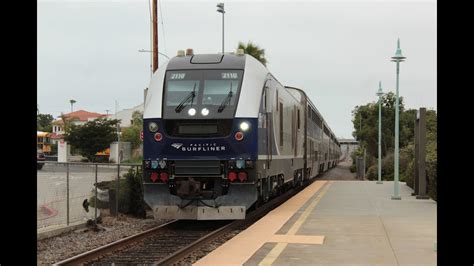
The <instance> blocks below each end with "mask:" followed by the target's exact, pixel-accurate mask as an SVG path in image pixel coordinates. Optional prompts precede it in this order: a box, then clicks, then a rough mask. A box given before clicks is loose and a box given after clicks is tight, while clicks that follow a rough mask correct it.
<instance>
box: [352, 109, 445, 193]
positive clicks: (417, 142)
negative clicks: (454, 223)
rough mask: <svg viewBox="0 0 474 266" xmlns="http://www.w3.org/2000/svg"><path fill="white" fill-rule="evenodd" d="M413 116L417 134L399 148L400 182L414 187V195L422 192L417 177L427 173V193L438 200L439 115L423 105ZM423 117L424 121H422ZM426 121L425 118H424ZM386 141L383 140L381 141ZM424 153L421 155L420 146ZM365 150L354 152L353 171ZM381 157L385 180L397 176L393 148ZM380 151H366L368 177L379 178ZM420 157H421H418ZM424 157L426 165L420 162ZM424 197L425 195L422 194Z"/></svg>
mask: <svg viewBox="0 0 474 266" xmlns="http://www.w3.org/2000/svg"><path fill="white" fill-rule="evenodd" d="M416 111H417V112H416V113H415V115H414V130H413V131H414V134H413V137H412V138H411V139H409V140H408V141H406V145H404V146H402V147H400V157H399V164H400V165H399V167H400V168H399V170H400V172H399V173H400V181H401V182H406V184H407V185H408V186H409V187H410V188H412V189H413V190H414V191H415V192H414V195H419V194H418V193H419V191H418V187H417V186H418V183H415V180H416V178H417V177H420V176H421V177H422V178H423V176H424V178H425V182H424V184H425V186H426V187H425V188H426V194H427V195H428V196H429V197H430V198H432V199H433V200H435V201H436V200H437V190H436V187H437V165H438V161H437V117H436V113H435V112H434V111H432V110H428V111H427V110H426V109H425V108H420V110H416ZM420 118H421V120H422V121H421V122H420ZM423 120H424V121H423ZM382 142H383V140H382ZM421 146H423V147H424V151H423V147H422V148H421V150H422V154H420V147H421ZM361 152H362V150H361V149H360V150H358V151H355V152H354V153H353V154H352V158H353V165H352V166H351V171H355V168H356V166H355V158H356V156H360V154H361ZM384 155H385V156H384V157H383V158H382V180H384V181H392V180H393V179H394V176H393V173H394V169H393V167H394V154H393V149H389V150H387V151H386V153H385V154H384ZM377 156H378V154H369V153H367V163H366V167H367V174H366V177H367V179H368V180H377V178H378V177H377V171H378V161H377ZM417 158H420V159H419V160H417ZM422 158H424V165H423V163H421V164H422V165H421V168H424V170H423V169H420V161H421V160H422ZM419 171H424V173H425V174H424V175H423V174H422V175H420V173H419ZM422 197H423V196H422Z"/></svg>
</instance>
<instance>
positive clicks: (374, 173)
mask: <svg viewBox="0 0 474 266" xmlns="http://www.w3.org/2000/svg"><path fill="white" fill-rule="evenodd" d="M366 177H367V179H369V180H377V179H378V169H377V165H372V166H370V167H369V170H367V174H366Z"/></svg>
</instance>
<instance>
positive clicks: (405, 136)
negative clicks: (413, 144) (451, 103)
mask: <svg viewBox="0 0 474 266" xmlns="http://www.w3.org/2000/svg"><path fill="white" fill-rule="evenodd" d="M395 100H396V99H395V94H394V93H393V92H389V93H387V94H385V95H384V96H382V156H385V155H386V153H387V151H389V150H393V147H394V141H395V133H394V131H395ZM404 111H405V105H404V101H403V97H400V129H401V130H400V138H399V139H400V144H403V145H400V147H402V146H405V144H406V143H408V142H409V141H410V140H411V139H413V133H412V132H410V130H413V128H414V124H413V123H414V122H413V121H410V120H409V117H410V114H411V113H412V112H413V111H410V114H404ZM352 117H353V119H352V123H353V125H354V132H353V133H352V135H353V136H354V137H355V138H356V139H357V140H358V141H359V142H360V143H361V145H362V146H364V147H366V149H367V153H368V154H369V155H370V156H374V157H376V156H378V134H379V131H378V122H379V120H378V119H379V105H378V101H377V102H372V103H368V104H366V105H361V106H356V107H355V108H354V110H353V111H352ZM402 117H403V119H402ZM361 123H362V124H361ZM404 128H407V129H406V130H402V129H404Z"/></svg>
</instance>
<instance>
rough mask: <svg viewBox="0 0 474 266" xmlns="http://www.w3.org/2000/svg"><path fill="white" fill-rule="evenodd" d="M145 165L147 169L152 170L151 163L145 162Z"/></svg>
mask: <svg viewBox="0 0 474 266" xmlns="http://www.w3.org/2000/svg"><path fill="white" fill-rule="evenodd" d="M144 163H145V169H150V168H151V161H149V160H145V161H144Z"/></svg>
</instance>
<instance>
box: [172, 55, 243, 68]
mask: <svg viewBox="0 0 474 266" xmlns="http://www.w3.org/2000/svg"><path fill="white" fill-rule="evenodd" d="M209 68H212V69H244V68H245V56H243V55H235V54H195V55H187V56H175V57H173V58H171V59H170V61H169V63H168V66H167V70H182V69H209Z"/></svg>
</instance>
